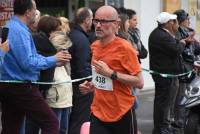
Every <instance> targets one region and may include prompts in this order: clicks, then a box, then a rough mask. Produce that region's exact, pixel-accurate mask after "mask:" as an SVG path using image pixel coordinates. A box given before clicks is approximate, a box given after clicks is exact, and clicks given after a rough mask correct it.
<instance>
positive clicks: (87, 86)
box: [79, 81, 94, 94]
mask: <svg viewBox="0 0 200 134" xmlns="http://www.w3.org/2000/svg"><path fill="white" fill-rule="evenodd" d="M79 89H80V92H81V93H82V94H87V93H89V92H93V91H94V85H93V84H92V82H88V81H85V82H83V83H82V84H80V85H79Z"/></svg>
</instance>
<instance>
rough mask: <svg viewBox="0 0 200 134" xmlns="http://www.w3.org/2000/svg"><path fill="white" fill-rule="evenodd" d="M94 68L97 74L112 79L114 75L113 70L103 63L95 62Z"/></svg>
mask: <svg viewBox="0 0 200 134" xmlns="http://www.w3.org/2000/svg"><path fill="white" fill-rule="evenodd" d="M93 65H94V67H95V70H96V72H97V73H99V74H101V75H104V76H107V77H111V74H112V73H113V70H112V69H110V67H109V66H108V65H107V64H106V63H105V62H103V61H94V64H93Z"/></svg>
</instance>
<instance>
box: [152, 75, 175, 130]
mask: <svg viewBox="0 0 200 134" xmlns="http://www.w3.org/2000/svg"><path fill="white" fill-rule="evenodd" d="M153 80H154V82H155V98H154V113H153V118H154V130H153V134H164V133H165V134H167V133H170V130H169V128H170V118H169V117H170V116H169V115H170V104H171V103H170V99H171V96H170V93H171V92H170V90H171V89H172V86H174V85H173V82H172V79H171V78H163V77H160V76H153Z"/></svg>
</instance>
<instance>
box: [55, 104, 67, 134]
mask: <svg viewBox="0 0 200 134" xmlns="http://www.w3.org/2000/svg"><path fill="white" fill-rule="evenodd" d="M52 110H53V111H54V113H55V114H56V116H57V118H58V121H59V127H60V129H59V134H68V126H69V117H70V113H71V107H67V108H52Z"/></svg>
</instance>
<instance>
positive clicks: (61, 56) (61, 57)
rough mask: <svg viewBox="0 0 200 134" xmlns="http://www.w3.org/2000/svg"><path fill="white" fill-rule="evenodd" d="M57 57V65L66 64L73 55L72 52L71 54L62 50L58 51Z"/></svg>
mask: <svg viewBox="0 0 200 134" xmlns="http://www.w3.org/2000/svg"><path fill="white" fill-rule="evenodd" d="M55 57H56V61H57V63H56V65H57V66H62V65H64V64H66V62H69V61H70V59H71V58H72V57H71V54H69V53H68V52H64V51H60V52H58V53H56V55H55Z"/></svg>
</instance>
